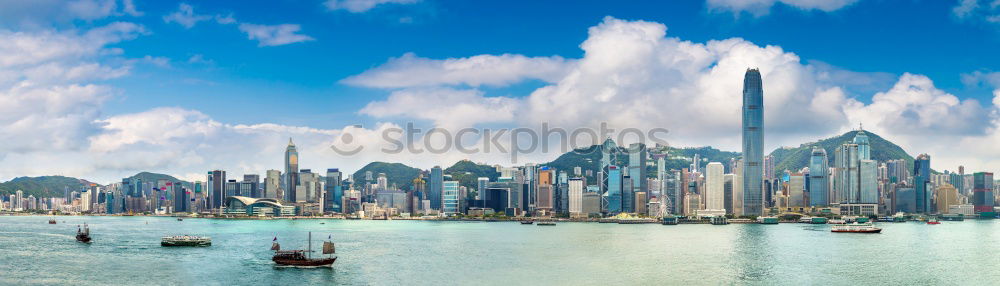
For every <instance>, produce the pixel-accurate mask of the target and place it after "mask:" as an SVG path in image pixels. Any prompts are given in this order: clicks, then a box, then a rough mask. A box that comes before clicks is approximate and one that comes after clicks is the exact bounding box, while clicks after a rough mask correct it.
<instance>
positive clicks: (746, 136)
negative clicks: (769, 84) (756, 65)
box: [742, 69, 764, 215]
mask: <svg viewBox="0 0 1000 286" xmlns="http://www.w3.org/2000/svg"><path fill="white" fill-rule="evenodd" d="M763 85H764V84H763V82H762V80H761V77H760V71H759V70H757V69H747V72H746V74H745V75H744V77H743V176H742V180H743V190H742V191H743V214H746V215H763V214H764V201H763V198H762V197H763V189H762V186H763V184H764V178H763V174H764V170H763V169H762V167H763V163H764V88H763Z"/></svg>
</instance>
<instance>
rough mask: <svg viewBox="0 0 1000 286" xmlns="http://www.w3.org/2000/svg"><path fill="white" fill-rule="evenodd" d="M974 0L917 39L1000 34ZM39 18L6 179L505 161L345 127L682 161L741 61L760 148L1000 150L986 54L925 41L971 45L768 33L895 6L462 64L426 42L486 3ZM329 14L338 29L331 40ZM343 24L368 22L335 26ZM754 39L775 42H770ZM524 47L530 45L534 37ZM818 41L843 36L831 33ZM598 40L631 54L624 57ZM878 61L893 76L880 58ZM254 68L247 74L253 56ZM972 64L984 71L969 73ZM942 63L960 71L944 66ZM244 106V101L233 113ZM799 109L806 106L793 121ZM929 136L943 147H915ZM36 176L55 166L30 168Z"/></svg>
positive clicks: (588, 38) (977, 158)
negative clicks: (593, 130)
mask: <svg viewBox="0 0 1000 286" xmlns="http://www.w3.org/2000/svg"><path fill="white" fill-rule="evenodd" d="M126 2H127V3H128V5H126ZM361 2H363V1H361ZM918 2H919V1H918ZM966 2H969V1H962V2H959V1H955V2H951V1H937V2H927V3H917V4H911V3H908V4H907V5H915V6H921V7H919V12H920V13H921V15H928V17H925V18H922V19H921V21H929V22H931V23H932V24H936V25H937V26H936V27H935V28H934V29H927V30H926V31H927V32H928V33H935V34H945V33H949V32H950V33H953V34H954V33H957V32H960V33H964V34H965V35H970V34H971V35H982V37H972V38H980V39H984V40H986V41H994V42H995V41H997V40H998V38H1000V36H997V33H995V30H996V28H995V26H991V25H992V24H990V23H989V22H988V21H985V20H982V19H980V18H982V17H984V16H983V15H987V16H988V15H989V14H990V13H993V11H992V10H990V9H992V8H989V6H988V5H979V6H976V7H965V6H963V4H965V3H966ZM973 2H976V1H973ZM53 3H55V4H47V3H41V4H39V5H38V6H36V7H22V6H19V5H14V4H9V5H8V6H10V7H9V8H10V9H7V10H8V11H13V12H12V13H17V14H18V17H7V18H5V19H6V20H4V21H0V30H2V31H3V33H0V35H2V37H5V38H6V39H11V40H13V39H18V40H23V41H21V42H23V43H32V45H35V46H33V47H37V50H46V51H51V53H31V52H30V51H32V48H31V47H29V46H25V45H16V46H7V47H5V48H4V49H5V50H6V51H8V53H7V54H8V55H11V56H10V57H9V58H8V59H9V60H5V61H3V67H4V68H5V70H9V71H10V72H11V73H12V74H11V76H9V77H6V78H8V79H7V80H4V81H2V82H3V84H4V85H3V86H2V89H0V93H2V94H3V96H4V97H7V98H9V99H10V102H12V103H13V104H11V105H8V106H7V107H9V108H11V110H10V112H8V114H9V115H10V117H9V118H6V119H3V120H5V121H2V122H0V128H2V129H0V130H2V131H3V134H4V135H5V136H4V138H5V139H8V142H9V144H6V145H5V147H3V148H4V149H3V150H2V151H4V153H5V156H4V157H3V158H2V159H0V180H9V179H11V178H13V177H18V176H42V175H66V176H72V177H81V178H87V179H91V180H97V181H101V182H112V181H115V180H117V179H118V178H121V177H123V176H126V175H130V174H134V173H136V172H139V171H151V172H158V173H169V174H174V175H176V176H179V177H181V178H183V179H185V180H194V179H196V178H200V177H202V176H203V173H204V170H214V169H220V170H228V171H230V172H234V173H258V174H259V173H262V172H263V170H267V169H271V168H274V167H275V166H280V165H281V162H280V160H281V159H280V158H276V157H274V156H250V155H248V154H258V153H263V154H272V153H275V151H277V152H280V150H281V149H280V148H281V146H280V144H276V142H283V141H284V140H286V139H287V138H288V137H295V138H296V141H297V143H298V147H299V150H300V151H303V152H305V151H308V152H310V153H311V154H314V155H313V156H312V158H310V159H309V160H305V161H303V162H301V164H302V166H300V167H301V168H303V169H306V168H309V169H313V170H323V169H325V168H326V167H327V166H328V165H336V166H338V167H340V168H343V169H345V170H353V169H358V168H360V167H361V166H363V165H364V164H365V163H367V162H371V161H388V162H402V163H406V164H408V165H412V166H417V167H420V168H422V169H427V168H430V167H432V166H434V165H447V164H449V163H452V162H456V161H458V160H462V159H470V160H473V161H476V162H486V163H498V164H502V165H511V163H509V162H505V160H506V159H507V158H506V157H505V156H502V155H496V154H475V155H472V156H467V155H466V154H460V153H456V152H450V153H445V154H426V153H424V154H411V153H403V154H398V155H392V156H387V155H386V154H380V153H379V152H377V151H372V152H364V153H362V154H358V155H356V156H350V157H341V156H337V154H335V153H333V152H331V151H329V148H328V147H329V146H330V145H332V144H336V143H337V142H339V140H341V137H340V136H341V135H342V134H344V132H345V130H347V131H350V133H351V134H352V135H353V138H354V141H355V142H356V143H357V144H376V143H375V142H376V141H377V140H378V139H379V138H378V131H379V130H382V128H385V127H388V126H402V125H403V124H405V123H407V122H415V123H416V124H417V125H418V126H421V127H423V128H429V127H441V128H446V129H452V130H454V129H456V128H461V127H469V126H474V127H479V128H489V127H509V126H518V125H529V126H534V125H535V124H536V123H541V122H546V123H550V124H552V125H553V126H559V127H562V128H579V127H585V128H590V127H593V126H594V125H595V124H596V123H597V122H608V123H610V124H611V125H612V126H614V127H617V128H623V127H636V128H651V127H663V128H666V129H668V130H670V137H669V138H667V139H668V141H670V142H671V143H672V145H674V146H713V147H716V148H720V149H722V150H740V148H739V135H737V134H739V130H738V129H737V128H739V127H737V126H738V125H739V121H740V119H739V115H738V114H739V103H738V100H736V99H738V98H739V93H738V92H736V91H738V90H739V89H740V87H739V86H740V82H739V81H738V79H739V78H740V77H739V76H737V75H738V74H742V73H743V71H744V70H745V69H746V68H760V70H761V72H762V80H763V82H764V86H765V87H768V88H767V90H766V95H765V96H764V98H763V100H764V101H765V105H766V106H769V107H773V109H772V111H773V112H765V114H764V123H765V125H767V126H768V129H767V131H768V132H767V134H766V137H767V140H765V141H764V143H765V144H764V147H763V151H764V152H769V151H770V150H773V149H774V148H777V147H779V146H786V145H793V144H796V145H797V144H799V143H802V142H808V141H812V140H816V139H819V138H825V137H828V136H830V135H834V134H839V133H843V132H844V131H847V130H851V129H853V128H855V126H857V125H858V124H864V125H865V126H866V129H869V130H871V131H872V132H874V133H877V134H880V135H882V136H885V137H887V138H889V139H890V140H892V141H893V142H896V143H897V144H899V145H900V146H902V147H903V148H904V149H905V150H906V151H907V152H908V153H910V154H920V153H928V154H931V155H933V156H934V158H935V160H934V161H933V162H932V164H933V165H932V167H933V168H934V169H936V170H944V169H947V170H954V169H955V168H957V166H959V165H964V166H966V167H969V168H973V169H976V170H993V168H995V167H994V166H998V165H1000V153H998V151H996V150H994V148H990V144H991V143H992V142H996V141H997V140H1000V134H997V131H996V130H998V128H996V127H997V122H998V121H997V104H998V103H1000V99H997V98H1000V97H998V96H1000V89H998V88H997V86H996V83H995V81H996V78H997V75H996V73H994V71H993V70H992V69H995V68H996V67H993V66H990V61H988V59H990V58H995V55H993V54H990V53H986V52H982V51H980V50H979V49H983V47H979V46H976V45H968V44H962V43H961V42H957V41H959V40H956V43H955V44H951V45H949V44H948V43H937V44H935V45H936V46H933V47H925V48H933V49H936V50H953V49H955V48H956V47H963V48H967V49H969V50H968V51H966V55H958V53H953V54H947V55H946V54H945V53H941V55H939V56H938V58H932V59H931V60H926V59H924V58H919V59H920V60H926V61H923V64H922V65H921V64H920V63H921V61H917V59H918V58H917V57H915V55H914V54H913V52H912V51H909V50H908V49H905V51H904V52H898V51H897V52H898V53H887V52H885V50H886V49H888V48H889V47H899V46H901V45H902V44H901V43H904V42H905V43H907V44H910V43H909V42H907V41H908V40H905V39H901V38H900V36H898V35H891V34H890V33H885V32H882V33H879V32H877V31H871V32H866V31H863V30H864V29H859V27H854V26H849V27H846V28H845V29H846V30H849V31H852V32H854V33H857V34H856V36H863V37H867V38H871V37H876V36H881V37H884V38H886V39H889V40H887V41H885V43H881V42H879V43H872V44H871V45H869V46H870V47H871V50H870V51H869V50H859V49H852V50H847V51H845V52H840V53H834V52H832V51H831V52H825V51H820V50H821V49H820V48H819V47H818V46H817V45H810V44H808V41H806V40H803V39H798V40H796V39H793V38H794V37H787V36H783V35H784V34H783V33H785V34H789V35H801V31H799V30H798V29H793V28H790V27H784V28H781V27H775V24H774V23H773V22H775V21H791V22H794V23H801V24H803V26H805V27H818V26H822V25H824V24H836V23H841V22H843V21H844V19H841V18H839V17H845V18H847V17H848V15H854V14H857V13H861V11H882V12H885V13H890V12H889V11H888V10H886V9H887V7H885V5H883V4H879V3H872V2H871V1H844V2H842V3H840V4H838V5H832V6H809V5H808V4H794V5H793V4H786V3H784V2H781V1H773V2H770V3H769V4H759V5H756V6H755V5H737V4H734V3H736V2H734V1H708V2H704V3H702V2H697V1H694V2H692V3H682V4H673V3H668V4H664V3H652V2H650V3H645V4H646V5H651V6H654V7H656V8H659V10H663V13H664V15H651V14H649V13H642V12H640V10H644V9H642V8H647V9H648V8H649V7H644V5H636V6H622V7H620V9H614V10H608V9H606V8H607V7H605V6H603V5H600V4H595V3H592V2H584V3H582V4H581V5H580V7H578V8H574V9H579V10H580V11H582V12H587V13H583V14H581V15H588V16H581V17H579V18H578V19H574V20H572V21H570V22H567V23H565V24H562V26H558V27H556V28H558V29H560V31H563V32H572V33H568V34H567V36H559V37H553V38H551V39H547V40H545V41H544V42H543V43H537V44H536V43H533V42H531V41H515V42H516V44H512V43H505V44H499V43H500V42H502V41H504V40H509V39H512V38H511V37H513V35H514V33H515V32H525V31H524V30H523V29H521V28H519V27H517V26H510V27H506V26H505V27H503V29H502V30H496V31H495V32H494V33H488V32H487V33H479V34H477V37H488V36H490V35H496V36H499V37H498V38H497V39H496V40H492V41H484V42H483V43H484V44H482V45H479V44H477V45H467V46H460V48H456V49H460V50H461V51H456V52H454V53H452V52H448V51H441V50H435V49H433V48H432V47H434V46H435V44H434V43H437V41H433V40H431V39H437V40H447V41H455V39H457V38H462V37H471V36H472V35H473V34H474V33H471V32H470V31H468V30H453V31H452V32H454V35H455V36H457V37H447V36H442V35H435V34H425V33H427V31H428V30H431V29H433V28H435V27H440V26H447V25H448V24H449V23H454V21H457V20H461V19H467V18H466V17H469V16H468V15H467V14H469V13H468V12H466V11H476V9H482V8H484V7H486V6H491V5H493V4H490V3H486V4H473V5H460V4H457V3H454V2H438V1H404V3H393V2H392V1H390V2H388V3H385V4H378V5H375V4H373V5H372V6H358V7H352V8H345V6H338V5H335V4H336V3H337V2H336V1H327V2H323V3H319V2H318V3H312V4H308V5H304V6H303V5H289V6H287V7H283V9H287V10H288V11H299V10H302V11H305V10H309V11H311V13H309V14H308V15H306V16H305V17H303V18H301V19H291V18H281V17H276V16H270V17H267V16H264V15H261V13H260V11H258V10H259V8H258V7H250V8H241V7H227V6H225V4H224V3H210V2H196V1H189V2H170V3H168V2H162V3H159V2H145V1H104V2H100V3H98V2H95V1H77V2H73V3H98V4H103V5H107V4H108V3H112V4H114V5H111V6H99V5H98V6H85V5H82V4H81V6H79V7H81V8H79V9H76V10H72V11H71V12H65V13H67V14H59V13H63V12H55V9H45V5H42V4H46V5H52V6H53V7H58V5H61V4H64V3H63V2H59V1H53ZM66 3H69V2H66ZM329 3H334V4H329ZM373 3H374V2H373ZM918 4H926V5H918ZM310 5H312V6H310ZM477 5H482V6H477ZM546 5H551V4H546ZM901 5H902V4H901ZM74 7H75V6H74ZM87 7H91V8H94V7H97V8H102V7H103V8H108V9H94V10H86V9H84V8H87ZM539 8H541V9H552V8H553V7H539ZM668 8H670V9H668ZM310 9H311V10H310ZM675 10H676V11H688V12H692V11H693V12H695V13H688V15H687V16H684V17H683V21H681V20H679V19H672V18H670V17H667V16H671V15H674V14H673V13H679V12H671V11H675ZM441 11H448V12H447V13H444V12H441ZM595 11H600V12H595ZM435 13H444V14H436V15H435ZM595 14H599V15H595ZM838 15H839V16H838ZM893 15H895V14H893ZM931 16H932V17H931ZM890 20H898V21H899V22H901V23H907V24H913V25H917V24H916V20H915V19H911V18H908V17H902V16H899V15H896V16H895V17H889V18H888V19H887V20H885V22H876V23H869V24H879V25H886V26H888V25H889V24H890V23H889V21H890ZM295 21H299V22H295ZM324 21H342V22H339V24H338V25H335V27H336V28H332V29H331V30H325V29H323V28H322V27H323V25H322V23H323V22H324ZM690 23H702V24H703V25H708V26H711V27H718V28H717V29H709V28H705V27H698V26H696V25H691V24H690ZM536 24H537V23H536ZM341 25H342V26H341ZM529 26H531V27H539V25H529ZM783 26H788V25H783ZM351 27H367V28H366V29H360V30H357V31H352V32H350V33H344V34H338V33H337V32H338V31H342V29H348V30H349V29H350V28H351ZM755 28H757V29H760V28H770V29H771V30H772V31H777V32H776V33H769V34H767V35H763V34H761V33H757V32H755V30H754V29H755ZM393 29H402V30H406V31H407V32H409V33H415V35H424V36H427V37H425V38H422V39H421V38H415V37H404V38H401V39H404V40H405V41H406V45H405V46H404V47H392V48H390V47H388V46H387V45H385V44H384V41H385V39H382V38H375V39H372V37H364V35H365V33H366V32H373V31H380V32H382V31H387V30H393ZM553 29H555V28H553ZM817 29H819V28H817ZM525 33H526V34H525V35H526V36H535V37H537V36H538V35H539V34H538V33H541V32H536V33H528V32H525ZM399 34H400V32H391V33H388V34H386V35H392V36H400V35H399ZM825 36H828V37H830V38H831V39H838V38H842V37H846V36H847V35H845V34H844V32H834V31H828V33H826V34H825ZM205 37H219V38H220V40H217V41H210V40H204V41H199V44H198V45H191V46H189V47H183V48H182V47H178V46H177V45H162V43H163V42H165V41H175V42H177V43H186V42H188V41H191V40H193V39H204V38H205ZM344 40H350V41H351V43H352V44H354V46H353V47H352V48H351V49H349V50H350V51H347V50H338V51H341V52H340V53H336V54H330V55H326V54H321V53H318V51H321V50H323V49H324V48H331V47H342V45H341V46H337V44H338V43H343V41H344ZM84 42H86V43H89V45H80V47H81V49H80V50H69V49H66V48H65V47H63V46H65V45H64V43H84ZM490 43H494V44H497V45H496V46H488V45H489V44H490ZM543 46H550V47H559V48H543ZM609 46H614V47H617V48H616V49H626V50H627V51H630V52H629V53H625V54H621V53H619V52H620V51H619V50H609V48H608V47H609ZM897 49H899V48H897ZM365 50H368V51H369V52H365ZM223 51H231V52H232V55H227V54H226V53H224V52H223ZM293 54H295V55H293ZM846 54H853V55H855V56H856V57H857V58H858V59H852V58H850V57H847V56H846ZM890 54H891V56H890ZM896 54H898V55H896ZM308 55H313V56H314V58H319V59H320V62H323V63H343V65H332V66H335V67H337V68H333V69H329V68H327V69H321V68H319V67H317V66H315V65H306V64H303V61H302V59H303V58H304V57H307V56H308ZM616 55H617V56H616ZM623 55H628V56H623ZM907 56H908V57H909V58H905V57H907ZM963 56H964V57H966V58H964V59H963V58H962V57H963ZM884 57H885V58H892V57H895V60H896V62H907V64H890V63H887V60H883V59H881V58H884ZM256 58H260V60H252V59H256ZM269 58H273V59H286V60H289V61H291V62H292V63H297V64H300V66H301V67H303V68H304V70H303V71H296V72H291V71H289V70H288V68H285V67H278V66H275V65H273V64H268V63H265V62H266V61H267V59H269ZM348 58H349V59H348ZM976 58H979V59H986V61H983V60H978V61H971V60H969V59H976ZM903 59H909V60H905V61H904V60H903ZM940 59H948V62H949V63H955V64H953V65H942V64H938V63H937V62H938V61H941V60H940ZM338 61H339V62H338ZM955 66H957V67H955ZM238 67H245V68H244V69H240V68H238ZM340 67H343V68H340ZM269 69H270V70H273V71H269ZM323 71H326V72H323ZM310 72H311V73H310ZM324 74H329V76H324ZM97 75H100V76H97ZM604 78H619V79H620V80H617V81H608V80H604ZM155 82H162V83H155ZM237 86H238V87H237ZM248 89H254V91H252V92H249V91H248ZM665 90H666V91H665ZM241 95H242V96H244V97H246V98H243V100H237V99H239V97H238V96H241ZM279 99H284V100H281V101H279ZM246 102H257V103H253V104H250V103H246ZM331 103H333V104H331ZM455 104H458V105H455ZM456 106H457V107H456ZM459 107H460V108H459ZM650 107H657V108H650ZM671 107H674V109H670V108H671ZM800 109H804V110H805V111H807V112H791V111H796V110H800ZM22 110H40V111H42V112H34V113H23V111H22ZM318 110H323V111H318ZM664 110H673V111H670V112H666V111H664ZM559 111H572V112H559ZM580 114H586V116H582V115H580ZM705 114H711V115H710V116H705ZM320 122H321V123H320ZM678 122H685V124H679V123H678ZM355 124H361V127H354V126H355ZM344 126H347V127H344ZM928 134H935V135H936V136H937V138H939V139H937V140H926V138H927V137H928V136H929V135H928ZM619 143H621V144H623V145H627V144H629V143H631V142H619ZM648 143H649V142H647V144H648ZM366 150H377V148H367V149H366ZM557 155H558V154H553V153H551V152H550V153H547V154H543V153H534V154H529V155H528V156H526V162H536V163H541V162H546V161H550V160H552V159H554V156H557ZM36 161H38V162H47V164H24V162H36Z"/></svg>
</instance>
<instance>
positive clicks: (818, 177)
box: [809, 146, 830, 206]
mask: <svg viewBox="0 0 1000 286" xmlns="http://www.w3.org/2000/svg"><path fill="white" fill-rule="evenodd" d="M828 164H829V160H828V159H827V157H826V150H824V149H823V148H820V147H818V146H817V147H813V149H812V157H810V159H809V205H810V206H825V205H829V204H830V202H829V201H828V199H829V196H830V194H829V186H830V181H829V176H827V174H826V172H828V170H829V167H828V166H827V165H828Z"/></svg>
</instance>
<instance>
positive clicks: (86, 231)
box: [76, 224, 91, 243]
mask: <svg viewBox="0 0 1000 286" xmlns="http://www.w3.org/2000/svg"><path fill="white" fill-rule="evenodd" d="M76 241H79V242H83V243H90V241H91V238H90V227H88V226H87V224H83V229H80V226H79V225H78V226H76Z"/></svg>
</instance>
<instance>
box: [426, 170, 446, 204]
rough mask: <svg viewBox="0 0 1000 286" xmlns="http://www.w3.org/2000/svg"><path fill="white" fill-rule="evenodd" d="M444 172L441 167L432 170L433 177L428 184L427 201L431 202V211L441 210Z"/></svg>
mask: <svg viewBox="0 0 1000 286" xmlns="http://www.w3.org/2000/svg"><path fill="white" fill-rule="evenodd" d="M443 182H444V171H443V170H441V166H434V168H431V177H430V180H429V182H428V184H427V200H430V201H431V209H435V210H440V209H441V193H442V192H444V185H442V184H443Z"/></svg>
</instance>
